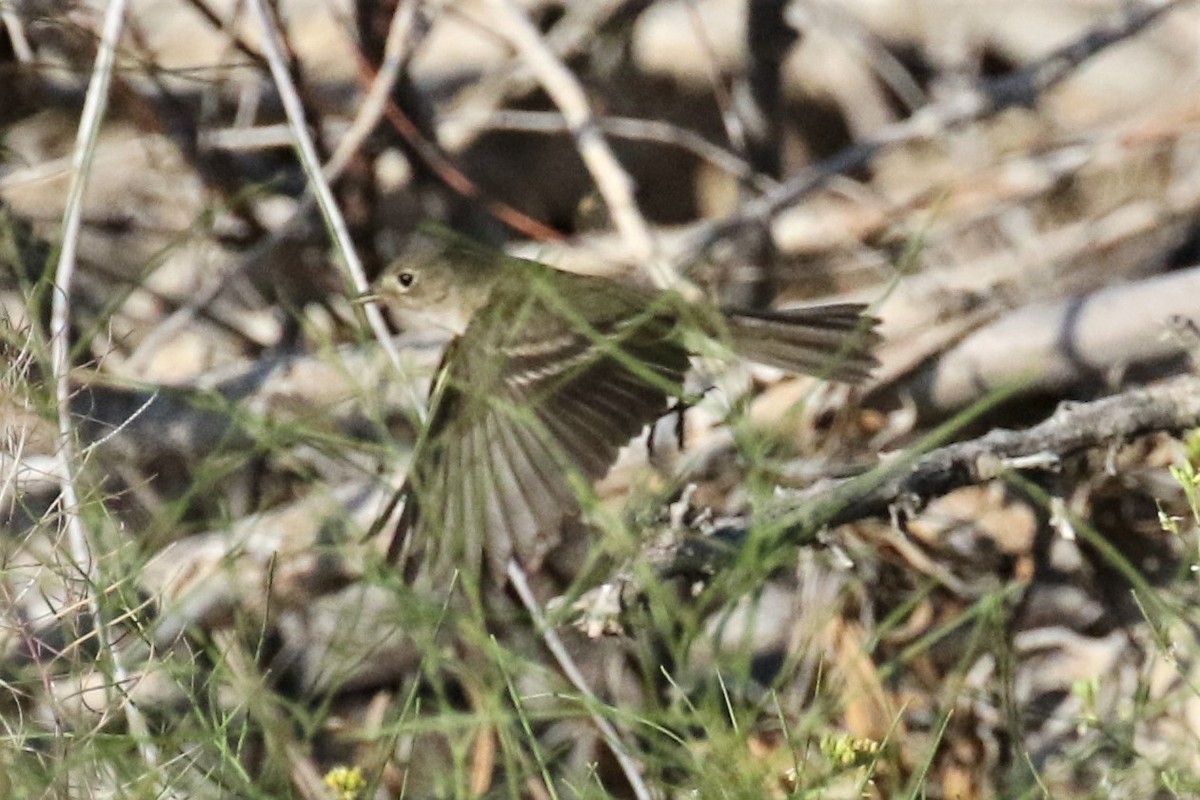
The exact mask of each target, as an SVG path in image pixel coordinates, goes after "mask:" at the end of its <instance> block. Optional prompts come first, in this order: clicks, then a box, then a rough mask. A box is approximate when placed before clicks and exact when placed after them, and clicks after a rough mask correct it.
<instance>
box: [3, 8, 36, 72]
mask: <svg viewBox="0 0 1200 800" xmlns="http://www.w3.org/2000/svg"><path fill="white" fill-rule="evenodd" d="M0 22H3V23H4V27H5V28H8V38H9V41H11V42H12V47H13V55H15V56H16V57H17V61H18V62H19V63H21V64H32V63H33V48H32V47H30V46H29V40H28V39H26V38H25V27H24V26H23V25H22V24H21V18H20V17H18V16H17V12H15V11H13V7H12V5H11V4H9V3H4V4H0Z"/></svg>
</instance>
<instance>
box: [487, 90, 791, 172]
mask: <svg viewBox="0 0 1200 800" xmlns="http://www.w3.org/2000/svg"><path fill="white" fill-rule="evenodd" d="M596 124H597V125H599V126H600V129H601V130H602V131H604V132H605V133H607V134H608V135H609V136H614V137H618V138H621V139H629V140H631V141H643V142H659V143H663V144H672V145H675V146H677V147H681V148H683V149H684V150H686V151H688V152H689V153H691V154H692V155H694V156H696V157H697V158H699V159H701V160H703V161H707V162H708V163H709V164H712V165H713V166H714V167H716V168H717V169H720V170H724V171H725V172H728V173H729V174H730V175H732V176H734V177H735V178H737V179H738V180H741V181H744V182H746V183H750V184H753V186H754V188H755V189H758V190H759V191H763V192H765V191H768V190H770V189H773V188H774V187H776V186H778V185H779V183H778V181H776V180H774V179H773V178H771V176H769V175H761V174H759V173H756V172H755V171H754V168H753V167H751V166H750V165H749V164H748V163H746V161H745V160H744V159H743V158H741V157H740V156H738V155H736V154H734V153H731V152H730V151H728V150H726V149H725V148H723V147H719V146H718V145H715V144H713V143H712V142H710V141H708V140H707V139H705V138H704V137H703V136H701V135H700V134H698V133H696V132H695V131H693V130H689V129H687V128H681V127H680V126H678V125H673V124H671V123H670V122H665V121H663V120H657V119H636V118H634V117H599V118H597V120H596ZM484 129H490V130H507V131H524V132H527V133H564V132H566V131H568V130H570V128H569V126H568V125H567V122H566V120H564V119H563V117H562V115H561V114H557V113H555V112H553V111H515V110H512V109H505V110H504V111H497V112H496V113H495V114H493V115H492V116H491V117H490V118H488V120H487V121H486V123H485V124H484Z"/></svg>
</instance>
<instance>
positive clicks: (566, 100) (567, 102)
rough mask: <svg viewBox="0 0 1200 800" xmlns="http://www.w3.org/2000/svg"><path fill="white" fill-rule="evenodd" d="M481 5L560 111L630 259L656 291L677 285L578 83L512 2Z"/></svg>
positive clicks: (496, 0)
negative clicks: (644, 271) (642, 269)
mask: <svg viewBox="0 0 1200 800" xmlns="http://www.w3.org/2000/svg"><path fill="white" fill-rule="evenodd" d="M486 2H487V7H488V8H489V9H491V11H492V12H493V16H492V17H491V18H490V21H491V22H492V23H493V24H494V28H495V29H496V30H497V31H498V32H499V33H501V34H502V35H503V36H504V37H505V38H506V39H507V40H508V42H509V43H510V44H511V45H512V46H513V47H514V48H515V49H516V50H517V51H518V52H520V53H521V55H522V57H523V58H524V59H525V61H526V64H527V65H528V66H529V68H530V70H532V71H533V73H534V74H535V75H536V76H537V79H538V82H539V83H541V85H542V88H544V89H545V90H546V93H547V94H549V95H550V99H551V100H553V101H554V104H555V105H556V106H558V109H559V110H560V111H561V112H562V115H563V118H564V119H565V120H566V122H567V125H568V127H569V129H570V131H571V135H572V137H574V139H575V146H576V147H577V148H578V150H579V155H580V157H581V158H582V159H583V163H584V164H585V165H586V166H587V169H588V172H590V173H591V175H592V178H593V180H595V181H596V188H597V190H598V191H599V192H600V195H601V197H603V198H604V202H605V204H606V205H607V206H608V212H609V215H610V216H611V217H612V221H613V226H614V227H615V228H616V229H617V232H618V233H619V234H620V235H621V238H622V239H624V240H625V242H626V244H627V245H628V246H629V248H630V252H631V253H632V254H633V256H634V258H636V259H637V260H638V261H639V262H641V263H642V264H644V265H645V266H646V269H647V271H648V272H649V274H650V277H651V278H652V279H653V280H654V282H655V283H656V284H657V285H658V286H660V287H661V288H670V287H673V286H675V285H676V284H678V283H679V278H678V276H676V275H675V274H674V273H673V272H672V271H671V270H670V269H669V267H668V266H667V264H666V263H665V262H664V261H662V260H661V259H658V258H656V257H655V255H656V254H655V250H656V248H655V245H654V239H653V237H652V236H651V234H650V226H649V225H648V224H647V223H646V220H645V218H644V217H643V216H642V212H641V211H640V210H639V209H638V206H637V201H636V199H635V197H634V183H633V179H632V178H631V177H630V176H629V173H628V172H626V171H625V168H624V167H623V166H621V162H620V161H618V160H617V157H616V156H615V155H614V154H613V151H612V148H610V147H609V146H608V142H607V141H606V140H605V138H604V136H603V134H602V133H601V131H600V127H599V126H598V125H597V124H596V120H595V117H594V116H593V115H592V110H591V108H590V107H589V105H588V99H587V95H586V93H585V92H584V90H583V87H582V86H581V85H580V84H579V81H578V80H576V78H575V76H574V75H573V74H572V73H571V71H570V70H569V69H567V67H566V66H565V65H564V64H563V63H562V62H561V61H560V60H559V59H558V56H556V55H555V54H554V53H553V52H552V51H551V50H550V48H549V47H548V46H547V45H546V42H545V41H544V40H543V39H542V36H541V34H540V33H539V32H538V29H537V28H536V27H534V25H533V23H532V22H530V21H529V18H528V17H527V16H526V15H525V13H524V12H523V11H521V10H520V9H519V8H517V7H516V6H515V5H513V3H512V2H511V0H486Z"/></svg>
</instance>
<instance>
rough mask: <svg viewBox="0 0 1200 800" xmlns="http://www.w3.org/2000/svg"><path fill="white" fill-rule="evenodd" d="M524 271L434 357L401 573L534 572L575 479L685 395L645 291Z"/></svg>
mask: <svg viewBox="0 0 1200 800" xmlns="http://www.w3.org/2000/svg"><path fill="white" fill-rule="evenodd" d="M520 268H521V269H524V270H526V274H525V277H524V278H521V277H520V276H518V275H514V276H513V277H514V279H513V280H511V281H508V282H504V283H502V284H500V285H499V286H497V288H496V289H495V290H494V292H493V296H492V298H491V301H490V302H489V303H488V305H487V306H486V307H485V308H484V309H482V310H481V311H480V312H478V313H477V314H476V316H475V317H474V318H473V319H472V320H471V323H470V324H469V325H468V327H467V329H466V331H465V332H464V334H463V335H462V337H460V338H459V339H458V340H457V341H455V342H454V344H453V345H452V346H451V348H450V349H449V350H448V351H447V353H446V355H445V356H444V357H443V363H442V367H441V369H440V370H439V375H438V378H437V380H436V383H435V387H434V390H433V393H432V395H431V399H430V403H431V408H430V420H429V425H428V426H427V428H426V431H425V432H424V434H423V435H422V438H421V439H420V441H419V442H418V444H417V448H416V451H415V452H414V454H413V460H412V464H413V466H412V470H411V472H410V475H409V478H408V481H407V482H406V484H405V486H404V487H403V488H402V489H401V490H400V493H401V499H402V500H403V502H404V503H405V506H404V510H403V513H402V514H401V517H400V520H399V523H398V524H397V525H396V529H395V530H394V531H393V532H392V536H393V539H392V541H391V544H390V547H389V555H390V556H391V557H392V558H393V559H395V561H396V563H398V564H399V565H401V567H402V568H403V570H404V572H405V575H406V576H407V577H408V579H409V580H410V581H414V580H416V579H417V577H418V576H423V578H424V580H425V581H426V582H428V583H429V584H430V585H432V586H435V587H436V586H439V585H441V586H446V585H448V584H449V581H450V579H451V577H452V576H453V574H454V572H455V571H456V570H457V571H458V572H459V573H460V574H461V575H462V576H463V577H464V579H466V580H478V579H480V578H481V577H482V576H483V570H485V569H486V570H487V575H488V576H489V579H491V580H495V581H497V582H500V583H503V581H504V577H503V576H504V575H505V571H506V566H507V563H508V560H509V559H510V558H516V559H517V560H518V561H519V562H520V563H521V564H522V565H524V566H525V567H526V568H527V569H534V568H536V567H537V565H538V564H539V563H540V561H541V560H542V559H543V558H544V556H545V555H546V554H547V552H548V551H549V550H551V549H552V548H553V547H554V546H555V545H556V544H557V542H558V534H559V529H560V527H561V524H562V522H563V520H564V518H565V517H567V516H568V515H570V514H572V513H574V512H575V510H576V509H577V508H578V496H577V492H578V491H580V489H581V487H583V486H586V485H588V484H590V483H591V482H592V481H594V480H596V479H598V478H600V477H602V476H603V475H604V474H605V473H606V472H607V471H608V469H609V468H610V467H611V465H612V463H613V461H614V460H615V459H616V456H617V451H618V450H619V449H620V448H621V447H622V446H624V445H625V444H627V443H628V442H629V441H630V440H631V439H632V438H633V437H634V436H636V435H637V434H638V433H639V432H640V431H641V430H642V429H643V428H644V427H645V426H646V424H647V423H649V422H652V421H653V420H655V419H657V418H658V417H660V416H662V415H663V414H665V413H666V412H667V410H668V409H669V405H670V400H671V398H672V397H673V396H677V395H678V394H679V393H680V392H681V391H682V385H683V379H684V375H685V373H686V371H687V369H688V358H689V356H688V352H687V350H686V349H685V347H684V346H683V344H682V343H681V341H680V337H679V336H678V335H677V333H676V331H675V325H676V322H675V320H676V315H675V314H674V313H671V310H670V309H666V308H658V309H656V308H655V307H654V305H655V304H654V302H653V296H652V295H651V296H650V302H648V300H647V293H645V292H642V291H640V290H637V289H634V288H631V287H623V286H620V285H617V284H611V283H609V282H606V281H595V280H593V279H588V278H580V277H577V276H570V275H565V274H564V273H560V272H552V271H550V270H549V268H545V267H542V266H541V265H536V264H529V265H523V266H521V267H520ZM581 293H582V294H581ZM564 295H569V296H570V297H571V298H572V299H571V302H570V303H567V302H566V301H565V300H564V299H563V297H564ZM581 298H582V300H581ZM485 559H486V561H485Z"/></svg>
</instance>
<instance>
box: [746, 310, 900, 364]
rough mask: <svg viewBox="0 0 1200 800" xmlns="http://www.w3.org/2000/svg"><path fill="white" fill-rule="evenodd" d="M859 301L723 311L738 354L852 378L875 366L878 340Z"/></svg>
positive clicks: (771, 362)
mask: <svg viewBox="0 0 1200 800" xmlns="http://www.w3.org/2000/svg"><path fill="white" fill-rule="evenodd" d="M865 311H866V306H864V305H862V304H860V303H838V304H834V305H824V306H813V307H811V308H798V309H792V310H784V311H741V310H737V311H732V310H729V311H727V312H726V315H727V317H726V324H727V325H728V328H729V335H730V337H731V338H732V341H733V349H734V350H735V351H736V352H737V353H738V355H740V356H742V357H744V358H747V359H749V360H751V361H757V362H760V363H762V364H768V365H770V366H772V367H779V368H780V369H785V370H788V371H789V372H802V373H805V374H807V375H815V376H817V377H819V378H825V379H827V380H835V381H845V382H847V383H856V382H858V381H861V380H863V379H865V378H866V377H867V376H869V375H870V374H871V370H872V369H874V368H875V367H876V366H878V364H879V362H878V361H876V359H875V356H873V355H872V354H871V350H872V349H873V348H874V347H875V345H877V344H878V343H879V341H880V336H879V333H878V332H877V331H876V330H875V326H876V325H877V324H878V323H879V320H878V319H876V318H875V317H871V316H867V315H866V314H865V313H864V312H865Z"/></svg>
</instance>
